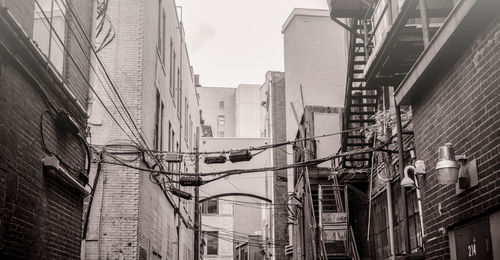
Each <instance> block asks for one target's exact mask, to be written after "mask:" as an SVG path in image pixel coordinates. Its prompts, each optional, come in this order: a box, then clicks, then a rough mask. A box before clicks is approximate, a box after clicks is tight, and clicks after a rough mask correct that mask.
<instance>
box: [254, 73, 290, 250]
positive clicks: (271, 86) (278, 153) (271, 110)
mask: <svg viewBox="0 0 500 260" xmlns="http://www.w3.org/2000/svg"><path fill="white" fill-rule="evenodd" d="M285 90H286V89H285V73H283V72H277V71H268V72H267V73H266V76H265V82H264V84H262V86H261V87H260V90H259V92H260V99H259V100H260V102H259V103H260V134H261V137H266V138H271V143H281V142H285V141H286V113H285V109H286V106H285V104H286V103H285ZM286 156H287V154H286V152H285V151H284V150H282V149H273V151H272V162H273V166H275V167H279V166H284V165H286ZM287 185H288V182H287V171H286V170H277V171H274V173H273V189H272V192H273V198H274V203H275V205H274V208H273V229H274V230H273V238H274V241H275V243H276V244H277V245H276V246H275V248H274V256H275V257H276V259H283V258H284V257H285V246H283V244H288V243H289V240H288V237H289V234H288V233H289V229H290V226H289V225H288V211H287V208H286V205H285V204H287V200H286V195H287V193H288V186H287Z"/></svg>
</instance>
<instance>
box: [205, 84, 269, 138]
mask: <svg viewBox="0 0 500 260" xmlns="http://www.w3.org/2000/svg"><path fill="white" fill-rule="evenodd" d="M259 87H260V86H259V85H255V84H240V85H238V87H236V88H223V87H197V90H198V93H199V95H200V110H201V113H202V116H203V121H204V126H205V127H210V128H211V133H212V136H213V137H242V138H253V137H259V136H260V135H259ZM207 135H209V134H208V133H207V134H206V135H203V136H206V137H208V136H207Z"/></svg>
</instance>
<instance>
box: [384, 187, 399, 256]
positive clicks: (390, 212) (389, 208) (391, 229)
mask: <svg viewBox="0 0 500 260" xmlns="http://www.w3.org/2000/svg"><path fill="white" fill-rule="evenodd" d="M385 187H386V190H385V193H386V195H387V215H389V243H390V247H391V259H393V260H395V259H396V243H395V240H394V218H393V216H394V213H393V209H392V187H391V181H387V182H386V184H385Z"/></svg>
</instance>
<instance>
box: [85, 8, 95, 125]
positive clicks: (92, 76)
mask: <svg viewBox="0 0 500 260" xmlns="http://www.w3.org/2000/svg"><path fill="white" fill-rule="evenodd" d="M96 23H97V0H92V18H91V24H90V42H91V45H92V46H90V48H91V50H90V66H91V67H94V66H95V65H96V56H95V53H94V51H92V49H95V43H96V37H97V35H96V34H97V33H96ZM89 83H90V85H91V86H94V83H95V73H92V72H91V73H90V74H89ZM93 107H94V95H93V94H92V91H89V94H88V97H87V116H88V117H90V116H92V111H93Z"/></svg>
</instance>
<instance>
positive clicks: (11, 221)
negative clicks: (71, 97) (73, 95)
mask: <svg viewBox="0 0 500 260" xmlns="http://www.w3.org/2000/svg"><path fill="white" fill-rule="evenodd" d="M83 2H87V1H82V9H80V10H78V12H80V13H82V14H86V13H88V12H90V10H88V9H86V6H84V4H83ZM88 2H90V1H88ZM6 4H7V6H8V7H9V8H10V11H11V12H12V14H13V15H14V16H15V18H16V19H17V20H18V21H19V22H20V23H21V25H22V26H23V28H24V30H25V31H26V33H27V34H28V35H32V27H33V7H32V3H31V2H29V1H7V2H6ZM87 17H89V16H87ZM87 23H88V21H87ZM6 27H7V26H6V25H5V24H2V29H4V28H6ZM9 34H10V31H8V30H2V31H1V32H0V42H2V43H3V44H5V45H6V46H7V47H8V48H9V49H10V50H11V51H13V52H16V53H17V54H19V55H17V58H18V59H19V60H20V61H21V62H23V63H24V65H25V66H26V68H27V69H28V70H29V72H30V73H32V75H33V76H34V78H35V79H36V80H37V81H38V82H39V83H40V84H41V86H42V87H43V88H44V90H45V93H46V94H47V96H48V97H49V99H50V100H51V102H52V103H53V104H54V105H55V106H57V107H60V108H63V109H67V112H68V113H69V114H70V115H71V116H72V117H73V118H74V119H76V121H78V122H79V123H80V124H79V128H80V129H79V130H80V131H81V133H83V134H82V135H83V136H84V135H85V134H84V133H85V132H84V131H85V128H86V125H85V124H84V122H85V118H84V116H83V115H82V114H80V113H75V110H74V106H73V105H72V104H71V103H70V102H68V100H67V99H66V97H65V96H64V94H63V93H62V92H61V89H60V87H59V86H57V85H55V84H54V83H53V81H52V80H49V77H47V75H48V74H47V73H46V71H44V70H43V69H40V67H39V65H40V64H38V63H37V62H36V61H35V59H33V56H31V55H30V52H29V51H27V49H25V48H24V45H23V44H21V43H19V42H17V38H15V37H13V36H12V35H9ZM69 51H70V52H71V53H72V54H73V55H75V57H77V58H78V59H81V60H84V59H85V57H83V55H85V54H84V53H81V52H78V51H77V50H74V49H73V48H72V47H70V48H69ZM80 65H81V66H82V67H83V69H84V70H85V71H88V68H85V65H84V64H80ZM76 73H78V72H76V71H75V70H74V69H70V68H68V71H67V74H66V76H73V75H75V74H76ZM86 87H87V86H85V85H81V84H80V83H76V82H75V83H74V84H72V88H70V89H71V90H75V89H76V88H78V89H80V90H81V91H82V93H83V92H85V91H86V89H87V88H86ZM0 92H1V93H2V95H1V96H0V109H1V110H2V113H1V114H0V212H1V213H0V258H2V259H78V258H79V256H80V239H81V216H82V206H83V195H82V194H81V193H79V192H78V191H77V190H76V189H74V188H72V187H71V186H69V185H68V184H66V183H65V182H63V181H62V180H61V179H60V178H57V177H53V176H51V175H49V174H46V173H44V171H43V169H42V159H43V158H44V157H46V156H49V153H48V152H47V151H46V150H45V149H44V148H43V146H42V142H41V134H43V136H44V138H45V143H46V145H47V147H48V149H49V150H51V152H53V153H55V154H58V155H59V156H60V158H61V160H62V161H63V162H64V163H67V164H68V165H69V166H71V167H72V168H78V169H82V170H83V169H84V168H85V166H86V165H85V149H84V147H83V146H82V145H81V144H80V142H79V141H78V139H76V137H74V136H72V135H70V134H65V133H62V132H60V131H58V130H56V129H55V125H54V118H53V116H52V115H50V114H49V113H46V114H45V115H44V117H43V121H42V123H41V115H42V114H43V113H44V111H45V110H46V109H48V108H49V106H48V103H47V102H46V101H44V99H43V98H42V94H41V91H40V90H38V89H37V88H36V86H35V84H34V83H33V81H32V80H30V79H29V77H28V75H27V73H25V72H24V71H23V70H22V69H21V68H20V67H18V66H16V65H15V62H14V61H13V59H11V56H10V55H9V54H8V53H6V52H3V51H2V52H0ZM81 101H82V104H85V103H84V102H85V100H84V99H81ZM42 129H43V133H42V132H41V130H42ZM63 168H65V169H66V170H68V171H69V172H70V174H73V175H74V177H76V176H77V173H76V172H75V171H72V170H70V169H69V168H68V167H66V166H64V165H63ZM80 181H81V183H83V181H82V180H80Z"/></svg>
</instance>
